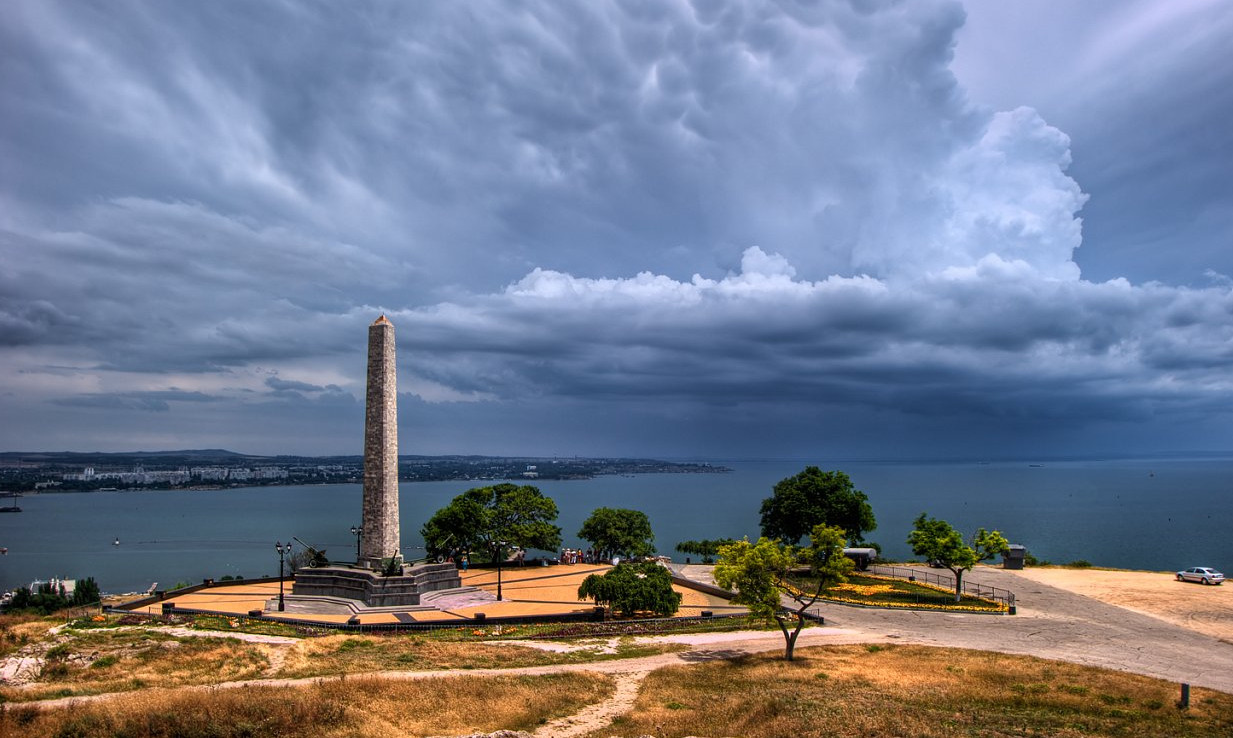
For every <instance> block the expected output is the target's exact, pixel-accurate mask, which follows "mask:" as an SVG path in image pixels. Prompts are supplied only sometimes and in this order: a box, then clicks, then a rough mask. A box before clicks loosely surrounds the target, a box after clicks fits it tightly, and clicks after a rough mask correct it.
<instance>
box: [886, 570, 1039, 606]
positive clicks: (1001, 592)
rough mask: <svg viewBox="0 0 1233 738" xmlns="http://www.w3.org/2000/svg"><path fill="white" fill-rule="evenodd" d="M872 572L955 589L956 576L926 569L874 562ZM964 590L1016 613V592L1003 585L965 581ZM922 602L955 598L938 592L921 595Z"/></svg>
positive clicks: (948, 602) (951, 601) (951, 589)
mask: <svg viewBox="0 0 1233 738" xmlns="http://www.w3.org/2000/svg"><path fill="white" fill-rule="evenodd" d="M869 573H870V574H877V575H879V576H884V577H891V578H893V579H904V580H907V581H909V582H923V583H925V584H932V585H933V586H935V587H941V588H943V589H948V590H950V591H951V592H954V591H955V578H954V577H953V576H949V575H947V574H937V573H934V572H932V571H928V570H924V569H909V568H907V567H901V566H889V565H886V564H874V565H872V566H870V567H869ZM962 592H963V594H964V595H967V596H969V597H979V598H981V599H984V600H992V601H994V602H1001V603H1002V604H1004V605H1006V607H1007V609H1008V611H1009V612H1010V614H1011V615H1014V614H1015V593H1014V592H1011V591H1010V590H1009V589H1002V588H1001V587H990V586H988V585H986V584H974V583H972V582H968V581H964V583H963V587H962ZM920 598H921V601H922V602H930V603H934V602H936V603H937V604H953V603H954V601H955V598H954V596H953V595H947V594H944V593H942V592H939V593H938V596H937V598H933V597H931V596H930V595H920Z"/></svg>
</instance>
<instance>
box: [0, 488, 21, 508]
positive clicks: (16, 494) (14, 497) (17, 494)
mask: <svg viewBox="0 0 1233 738" xmlns="http://www.w3.org/2000/svg"><path fill="white" fill-rule="evenodd" d="M0 497H7V498H9V499H10V500H12V501H13V502H12V504H9V505H0V513H6V512H9V513H18V512H21V508H20V507H18V506H17V498H18V497H21V493H20V492H5V493H4V494H0Z"/></svg>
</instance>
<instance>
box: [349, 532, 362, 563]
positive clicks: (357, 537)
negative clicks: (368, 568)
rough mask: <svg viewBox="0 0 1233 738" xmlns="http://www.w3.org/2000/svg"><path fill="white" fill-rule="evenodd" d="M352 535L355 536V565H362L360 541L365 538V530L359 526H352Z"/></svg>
mask: <svg viewBox="0 0 1233 738" xmlns="http://www.w3.org/2000/svg"><path fill="white" fill-rule="evenodd" d="M351 535H353V536H355V563H356V564H359V563H360V540H361V539H362V538H363V537H364V529H363V528H361V527H360V526H358V525H353V526H351Z"/></svg>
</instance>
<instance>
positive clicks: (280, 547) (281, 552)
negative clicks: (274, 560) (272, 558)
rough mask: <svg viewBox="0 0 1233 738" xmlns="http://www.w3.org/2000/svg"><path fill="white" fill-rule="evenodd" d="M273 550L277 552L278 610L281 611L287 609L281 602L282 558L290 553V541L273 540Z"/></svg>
mask: <svg viewBox="0 0 1233 738" xmlns="http://www.w3.org/2000/svg"><path fill="white" fill-rule="evenodd" d="M274 550H275V551H277V552H278V611H279V612H282V611H284V610H286V609H287V606H286V604H285V603H284V602H283V560H284V557H285V556H286V555H287V554H289V553H291V542H290V541H288V542H287V543H281V542H279V541H274Z"/></svg>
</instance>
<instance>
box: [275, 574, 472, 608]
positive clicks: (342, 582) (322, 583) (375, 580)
mask: <svg viewBox="0 0 1233 738" xmlns="http://www.w3.org/2000/svg"><path fill="white" fill-rule="evenodd" d="M460 587H462V579H461V578H460V577H459V575H458V569H457V568H455V566H454V565H453V564H415V565H414V566H403V568H402V573H401V574H395V575H394V576H388V577H387V576H382V575H381V573H380V572H377V571H372V570H370V569H361V568H358V567H352V566H324V567H320V568H316V569H300V570H299V571H297V572H296V573H295V584H294V585H293V587H292V589H291V593H292V594H293V595H295V596H297V597H302V596H307V597H339V598H343V599H348V600H359V601H360V602H363V603H364V604H365V605H367V606H369V607H397V606H406V605H418V604H420V597H421V596H423V595H425V594H427V593H429V592H437V591H440V590H443V589H458V588H460Z"/></svg>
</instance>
